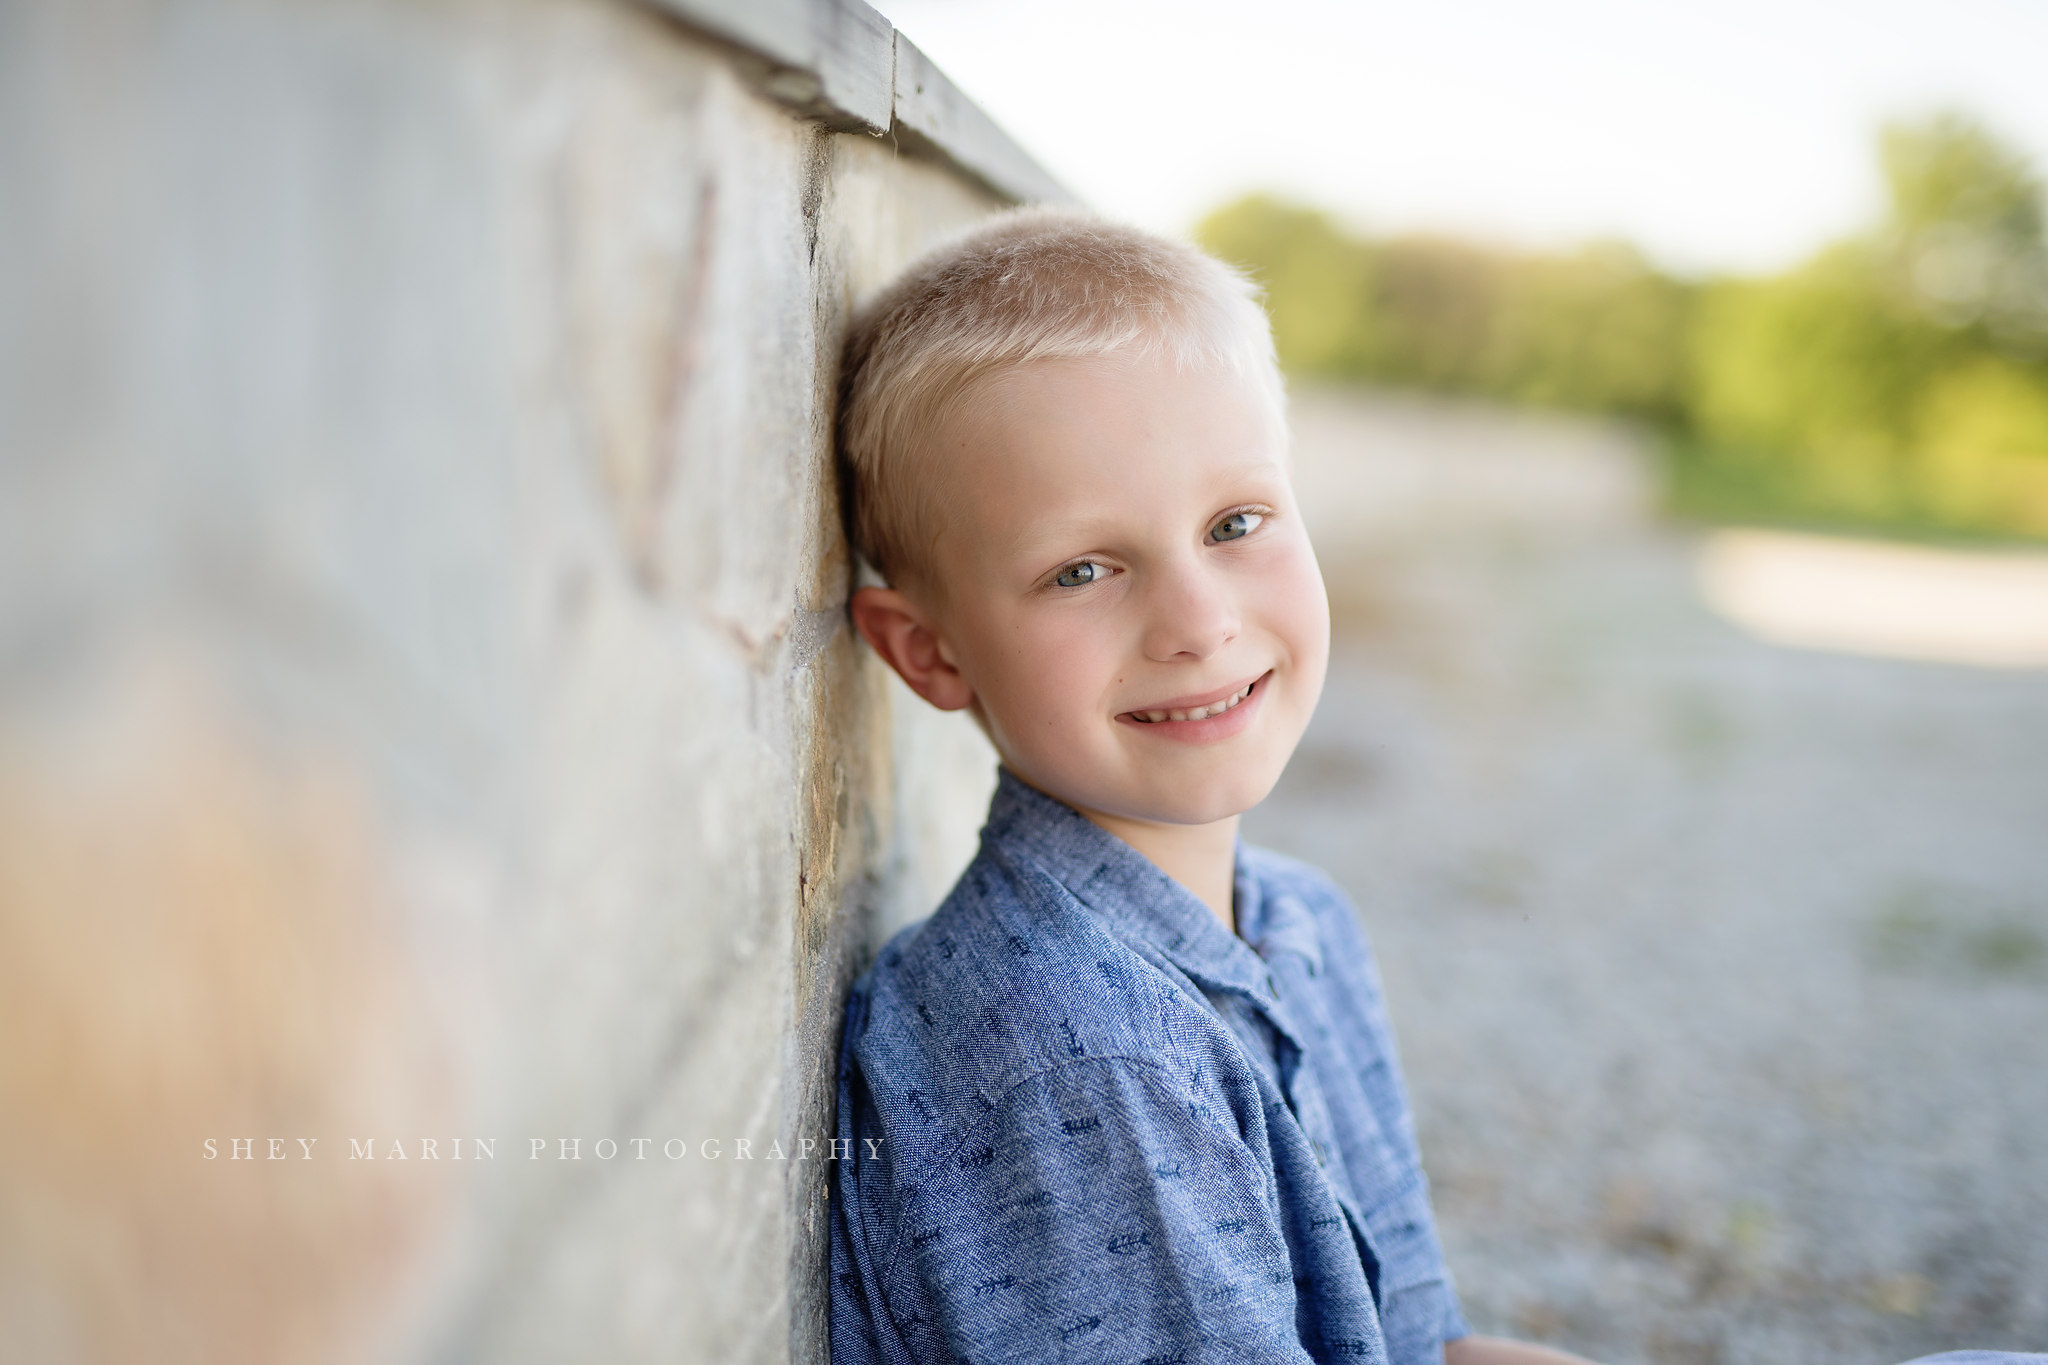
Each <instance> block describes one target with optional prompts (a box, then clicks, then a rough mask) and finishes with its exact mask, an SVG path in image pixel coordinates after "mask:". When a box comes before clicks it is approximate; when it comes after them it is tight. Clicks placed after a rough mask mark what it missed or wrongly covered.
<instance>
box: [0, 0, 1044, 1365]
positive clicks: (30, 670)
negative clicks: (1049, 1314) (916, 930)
mask: <svg viewBox="0 0 2048 1365" xmlns="http://www.w3.org/2000/svg"><path fill="white" fill-rule="evenodd" d="M777 16H780V18H778V17H777ZM792 16H794V18H793V19H792ZM727 21H729V22H727ZM771 21H772V22H771ZM783 21H790V22H795V23H798V24H799V25H806V24H807V25H809V27H808V28H807V29H805V30H804V32H805V33H806V34H808V38H807V39H806V41H809V42H810V43H811V48H810V49H809V50H808V51H799V52H796V53H795V55H794V56H792V55H791V54H790V53H789V52H779V51H778V50H777V49H776V46H775V44H776V42H777V41H778V39H777V37H776V30H775V24H776V23H778V22H783ZM750 25H751V26H752V27H749V26H750ZM877 25H879V27H877ZM789 31H794V30H790V29H788V26H787V24H786V23H785V26H784V30H782V32H784V34H785V36H786V34H787V32H789ZM878 33H879V34H880V35H881V37H880V38H879V39H877V37H876V35H877V34H878ZM849 34H850V35H851V37H850V38H846V35H849ZM764 35H765V36H764ZM842 38H846V41H844V42H842V41H841V39H842ZM877 41H879V42H880V43H881V45H882V46H881V47H880V48H875V46H874V44H875V43H876V42H877ZM849 42H850V43H852V46H851V47H849V46H848V45H847V44H848V43H849ZM861 44H866V46H865V47H863V46H861ZM892 44H893V46H892ZM799 46H801V45H799ZM877 51H879V52H881V53H882V54H883V56H882V57H881V58H880V59H879V60H884V61H887V62H889V63H891V65H889V67H888V68H887V70H886V71H884V72H883V73H882V74H880V75H876V74H875V71H874V70H873V69H871V68H872V66H873V61H874V60H877V59H876V58H875V57H874V53H875V52H877ZM849 54H851V55H849ZM861 62H867V63H868V64H869V65H868V66H867V67H862V66H861V65H860V63H861ZM919 62H921V59H919V58H916V56H915V52H914V49H910V48H909V47H908V45H907V44H903V43H902V42H901V39H900V37H899V36H897V35H894V34H893V31H891V30H889V29H888V26H887V24H886V22H885V21H882V20H880V19H879V16H876V15H874V14H873V12H872V11H868V10H866V9H865V8H864V7H862V6H860V5H858V3H857V0H836V2H835V3H826V2H825V0H819V2H818V3H804V4H793V3H781V4H776V5H753V6H749V5H732V6H726V7H720V6H718V5H708V6H707V5H692V4H682V3H678V4H676V5H675V6H674V7H672V9H671V10H657V9H653V8H647V7H640V6H635V5H631V4H626V3H623V0H613V2H610V3H607V2H605V0H493V2H492V3H483V0H476V3H465V2H464V0H436V2H432V3H430V2H428V0H388V3H386V2H382V0H354V2H350V0H306V2H305V3H297V4H292V3H282V2H281V0H183V2H181V3H151V2H150V0H47V2H40V3H30V2H27V0H24V3H19V4H14V5H10V6H7V7H5V8H4V9H0V1357H4V1358H6V1359H11V1360H37V1361H49V1362H63V1361H73V1360H78V1361H85V1360H94V1361H97V1360H149V1361H152V1362H178V1361H186V1360H190V1361H206V1362H209V1363H210V1365H219V1363H220V1362H232V1361H240V1360H249V1361H265V1362H270V1361H281V1360H292V1361H330V1360H333V1361H342V1360H350V1361H353V1360H380V1361H381V1360H394V1361H414V1360H435V1361H441V1360H449V1361H454V1360H477V1361H494V1362H495V1361H542V1360H550V1361H552V1360H560V1361H579V1362H580V1361H593V1360H603V1361H608V1362H625V1361H637V1360H656V1359H659V1360H664V1361H674V1360H704V1361H719V1362H726V1361H750V1360H781V1359H783V1358H785V1357H791V1358H796V1359H801V1360H807V1361H816V1360H823V1359H824V1358H825V1354H826V1348H825V1339H824V1321H825V1319H824V1313H825V1309H824V1298H823V1294H824V1283H825V1281H824V1274H825V1259H826V1243H825V1226H826V1220H825V1209H826V1204H825V1202H824V1201H825V1198H826V1189H827V1180H826V1176H827V1171H828V1165H827V1163H826V1162H825V1161H824V1160H822V1159H821V1158H822V1157H824V1156H825V1155H826V1154H827V1150H828V1149H826V1148H825V1145H824V1142H823V1139H824V1138H825V1136H826V1135H827V1133H828V1132H829V1130H830V1127H831V1111H832V1082H833V1056H834V1049H835V1047H836V1041H837V1026H838V1016H839V1007H840V1003H841V1001H842V1000H843V998H844V992H845V988H846V985H847V982H848V981H849V979H850V975H851V973H852V972H854V971H856V970H858V968H859V966H860V965H861V964H862V963H863V962H864V961H865V959H866V957H867V956H868V955H870V954H871V953H872V952H873V950H874V948H875V946H876V945H877V943H878V942H879V940H880V938H881V937H882V936H884V935H885V934H886V933H887V932H888V931H889V930H891V929H892V928H893V927H895V926H897V925H899V924H901V923H903V922H905V921H906V920H908V919H910V918H913V917H915V916H917V915H919V914H922V913H924V912H925V911H927V910H928V909H929V908H930V907H931V906H932V905H933V904H934V903H935V901H936V899H937V897H938V896H939V894H941V893H942V891H943V890H944V887H945V885H946V884H947V883H948V882H949V881H950V879H951V877H952V875H953V874H954V873H955V872H956V871H957V869H958V867H959V866H960V865H961V863H963V862H964V860H965V858H966V856H967V853H968V851H969V850H970V848H971V846H972V839H973V834H974V830H975V828H976V827H977V826H978V824H979V818H980V814H981V809H982V806H983V804H984V803H985V801H986V796H987V792H988V790H989V788H990V786H991V785H992V781H993V758H992V755H991V754H990V752H989V750H988V749H987V747H986V745H985V744H984V743H983V742H982V740H981V738H980V736H979V735H978V734H977V733H975V732H974V731H973V729H972V728H971V726H969V725H968V724H967V723H966V722H965V721H963V720H962V719H961V718H960V717H957V716H943V717H942V716H939V715H937V714H936V713H933V712H930V711H929V710H927V709H924V708H923V707H922V706H921V704H919V703H917V702H915V701H914V699H911V698H910V697H909V695H908V694H907V692H905V691H904V690H903V689H902V688H901V686H900V685H899V684H897V683H895V681H894V680H893V679H892V678H890V677H888V676H887V675H886V672H885V670H883V669H882V668H881V667H880V665H879V664H878V663H877V662H876V661H875V660H874V658H873V657H872V655H871V654H869V653H868V652H867V651H866V649H865V647H864V646H860V645H859V644H858V642H857V641H856V639H855V638H854V637H853V635H852V634H851V632H850V630H849V629H848V628H847V625H846V621H845V614H844V611H843V605H844V601H845V598H846V594H847V591H848V583H849V566H848V562H847V556H846V552H845V548H844V544H843V541H842V539H841V536H840V533H839V530H838V513H837V509H836V502H835V490H834V487H833V482H832V478H831V465H830V459H829V440H828V433H829V422H830V394H831V382H832V374H831V370H832V359H833V354H834V350H835V347H836V341H837V338H838V336H839V335H840V331H841V328H842V325H843V322H844V319H845V317H846V314H847V310H848V308H849V306H850V304H851V302H852V301H854V300H856V299H857V298H859V297H860V296H861V294H862V292H863V291H864V290H867V289H870V288H872V287H873V286H875V285H876V284H878V283H879V282H881V281H882V280H884V279H885V278H887V277H888V276H889V275H890V274H891V273H892V272H893V271H894V270H895V269H896V268H897V267H898V266H900V265H901V264H902V263H903V262H904V261H905V260H906V259H908V258H909V257H910V256H911V255H912V254H914V253H915V252H916V251H918V250H919V249H921V248H922V247H923V246H925V245H927V244H928V243H930V242H932V241H933V240H935V239H937V238H938V237H940V236H942V235H944V234H946V233H947V232H949V231H952V230H955V229H957V228H959V227H960V226H962V225H964V224H967V223H969V222H971V221H972V220H974V219H975V218H977V217H979V216H981V215H984V214H986V213H988V212H990V211H992V210H994V209H995V208H998V207H1000V206H1001V204H1002V203H1003V202H1004V201H1005V199H1006V198H1015V197H1022V196H1024V195H1028V194H1031V193H1034V192H1043V193H1051V192H1053V191H1051V190H1050V189H1046V188H1045V187H1044V185H1043V183H1042V176H1041V177H1040V182H1037V184H1036V188H1034V182H1032V179H1031V178H1032V177H1033V176H1034V175H1039V173H1038V172H1036V169H1035V168H1034V167H1031V166H1030V164H1029V162H1028V161H1027V160H1025V159H1023V158H1022V157H1021V155H1019V154H1017V153H1016V152H1015V149H1014V148H1013V147H1010V146H1009V145H1008V144H1007V143H1006V142H1004V141H1003V140H1001V139H1000V137H999V136H995V135H993V134H992V130H990V129H988V128H987V127H985V126H982V125H983V124H985V120H982V122H981V124H977V123H976V122H975V120H976V119H978V118H979V115H978V114H976V113H975V112H974V111H973V110H972V107H971V106H968V105H966V104H965V103H964V101H959V100H958V99H957V92H952V91H951V88H950V87H947V86H943V85H942V84H941V83H942V81H943V78H941V77H937V76H936V74H935V73H931V75H932V84H931V87H930V89H929V90H927V89H926V86H925V85H924V84H923V83H919V84H917V85H916V87H915V88H914V89H911V88H906V89H904V90H903V91H902V92H900V97H899V98H897V100H896V103H895V105H894V108H893V112H892V110H891V106H890V105H889V99H890V91H891V88H892V82H895V81H897V80H898V78H899V76H900V75H901V73H903V72H905V71H913V72H917V73H926V72H929V67H928V64H925V65H923V66H919V65H918V63H919ZM849 71H850V72H851V73H852V74H851V75H850V76H849V74H848V72H849ZM863 73H865V74H863ZM870 77H872V79H870ZM849 81H851V85H848V82H849ZM863 81H865V82H866V84H865V85H863V84H862V82H863ZM877 82H879V84H877ZM843 88H851V89H856V91H857V93H858V94H859V98H858V99H851V101H850V102H849V97H844V96H842V95H841V94H840V93H839V92H840V91H841V90H842V89H843ZM877 90H879V91H880V92H881V94H880V95H879V96H877V95H876V93H875V92H876V91H877ZM860 92H864V93H860ZM941 96H943V97H944V98H940V97H941ZM875 98H880V99H882V101H883V104H882V114H881V115H880V116H877V115H876V114H875V112H874V110H873V101H874V99H875ZM861 100H866V101H867V102H868V103H867V106H865V107H861V104H860V102H861ZM949 101H950V102H949ZM948 120H951V122H948ZM878 134H879V135H878ZM949 137H957V139H958V142H957V146H949V145H948V138H949ZM949 158H950V159H949ZM997 187H1001V189H998V188H997ZM636 1138H645V1139H650V1140H651V1141H649V1142H646V1143H641V1144H635V1143H634V1142H633V1139H636ZM273 1139H277V1141H273ZM301 1139H304V1140H305V1141H304V1142H302V1141H301ZM238 1140H248V1141H246V1142H239V1141H238ZM707 1143H708V1144H710V1145H708V1146H707ZM807 1143H810V1144H812V1145H810V1146H808V1147H807V1146H806V1144H807ZM742 1144H745V1150H746V1151H748V1152H749V1153H750V1155H751V1158H752V1159H747V1160H742V1159H738V1158H739V1153H740V1151H741V1149H742V1148H741V1145H742ZM679 1146H681V1147H683V1149H684V1150H685V1151H687V1153H688V1155H686V1156H682V1157H675V1156H673V1155H672V1154H673V1153H675V1152H676V1150H677V1148H678V1147H679ZM607 1150H609V1155H607V1154H606V1153H607ZM713 1151H715V1152H717V1153H718V1157H717V1158H716V1159H714V1158H713V1157H712V1156H711V1155H710V1153H711V1152H713ZM778 1151H779V1152H780V1153H781V1155H783V1156H784V1157H785V1158H787V1157H803V1158H806V1159H802V1160H795V1161H791V1160H783V1161H779V1162H778V1161H775V1160H773V1159H770V1158H771V1155H772V1154H773V1153H775V1152H778ZM245 1153H246V1157H245V1155H244V1154H245Z"/></svg>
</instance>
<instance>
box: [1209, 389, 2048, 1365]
mask: <svg viewBox="0 0 2048 1365" xmlns="http://www.w3.org/2000/svg"><path fill="white" fill-rule="evenodd" d="M1297 419H1298V420H1297V431H1298V447H1299V451H1300V454H1299V461H1300V479H1301V483H1302V487H1303V489H1304V493H1305V506H1307V507H1308V509H1309V511H1310V519H1311V524H1312V529H1314V530H1315V531H1316V534H1317V539H1318V544H1319V548H1320V549H1321V552H1322V554H1323V557H1324V562H1325V571H1326V575H1327V577H1328V578H1329V580H1330V582H1331V587H1332V599H1333V616H1334V619H1335V622H1336V625H1337V630H1338V638H1339V643H1338V647H1337V653H1336V658H1335V660H1334V662H1333V666H1332V671H1331V677H1330V682H1329V687H1328V690H1327V692H1326V694H1325V697H1324V701H1323V705H1322V708H1321V711H1320V712H1319V714H1318V716H1317V719H1316V722H1315V724H1314V726H1313V728H1312V729H1311V732H1310V735H1309V739H1308V741H1307V743H1306V744H1305V745H1304V747H1303V749H1302V751H1301V753H1300V754H1299V755H1298V757H1297V758H1296V760H1295V762H1294V764H1293V765H1292V767H1291V768H1290V769H1289V772H1288V775H1287V777H1286V778H1285V779H1284V780H1283V782H1282V784H1281V786H1280V788H1279V790H1278V791H1277V792H1276V793H1275V794H1274V796H1273V797H1272V798H1271V799H1270V800H1269V801H1268V802H1267V803H1266V804H1265V805H1264V806H1262V807H1261V808H1260V809H1259V810H1257V811H1255V812H1253V813H1252V815H1251V816H1249V817H1248V818H1247V837H1249V838H1252V839H1253V840H1255V841H1257V842H1262V843H1266V844H1269V845H1271V846H1274V847H1277V848H1280V849H1283V850H1286V851H1289V852H1293V853H1296V854H1299V855H1300V856H1303V857H1306V858H1309V859H1311V860H1312V861H1314V862H1317V863H1319V864H1321V865H1323V866H1324V867H1326V868H1328V869H1330V870H1331V871H1332V872H1333V873H1334V874H1335V875H1336V876H1337V877H1338V878H1339V879H1340V880H1341V881H1343V882H1344V884H1345V885H1346V886H1347V887H1348V889H1349V890H1350V891H1351V893H1352V894H1353V896H1354V897H1355V898H1356V899H1357V900H1358V902H1359V904H1360V906H1361V907H1362V909H1363V911H1364V914H1365V918H1366V921H1367V924H1368V927H1369V928H1370V931H1371V933H1372V935H1373V937H1374V941H1375V943H1376V945H1377V947H1378V949H1379V952H1380V955H1381V959H1382V966H1383V970H1384V973H1385V975H1386V978H1387V987H1388V994H1389V996H1390V998H1391V1001H1392V1004H1393V1009H1394V1017H1395V1022H1396V1025H1397V1026H1398V1028H1399V1029H1400V1032H1401V1038H1402V1046H1403V1050H1404V1056H1405V1059H1406V1064H1407V1069H1408V1074H1409V1081H1410V1085H1411V1087H1412V1089H1413V1091H1414V1094H1415V1099H1416V1103H1417V1108H1418V1114H1419V1119H1420V1124H1421V1129H1422V1140H1423V1152H1424V1157H1425V1159H1426V1162H1427V1164H1428V1166H1429V1169H1430V1172H1431V1176H1432V1179H1433V1180H1434V1182H1435V1188H1436V1198H1437V1206H1438V1209H1439V1213H1440V1217H1441V1219H1442V1223H1443V1227H1444V1232H1445V1238H1446V1242H1447V1244H1448V1249H1449V1253H1450V1256H1451V1264H1452V1268H1453V1270H1454V1271H1455V1272H1456V1273H1457V1274H1458V1276H1459V1278H1460V1288H1461V1291H1462V1293H1463V1295H1464V1298H1465V1301H1466V1304H1467V1307H1468V1310H1469V1312H1470V1313H1471V1315H1472V1317H1473V1319H1474V1321H1475V1323H1477V1324H1478V1325H1479V1326H1480V1327H1481V1329H1482V1330H1495V1331H1502V1332H1511V1333H1517V1334H1521V1335H1528V1336H1535V1337H1538V1338H1541V1339H1545V1340H1549V1341H1552V1342H1555V1343H1557V1344H1560V1345H1564V1346H1568V1347H1571V1348H1574V1349H1577V1350H1580V1351H1583V1352H1586V1353H1587V1354H1590V1355H1592V1356H1594V1357H1595V1358H1597V1359H1601V1360H1603V1361H1609V1362H1613V1365H1624V1363H1625V1362H1667V1361H1668V1362H1687V1363H1692V1362H1698V1363H1700V1365H1709V1363H1712V1362H1729V1363H1730V1365H1734V1363H1735V1362H1743V1363H1744V1365H1749V1363H1750V1362H1757V1363H1761V1365H1803V1363H1804V1362H1813V1365H1820V1363H1821V1362H1827V1365H1851V1363H1855V1362H1868V1365H1884V1363H1885V1362H1891V1361H1899V1360H1903V1359H1906V1358H1907V1357H1910V1356H1913V1355H1917V1354H1921V1353H1922V1352H1926V1351H1932V1350H1937V1349H1946V1348H1955V1347H1961V1346H1985V1347H2006V1348H2009V1349H2031V1350H2048V671H2043V670H2032V671H2027V670H1994V669H1983V668H1970V667H1962V666H1954V665H1943V664H1931V663H1914V662H1896V661H1888V660H1881V659H1872V658H1862V657H1855V656H1851V655H1846V654H1834V653H1826V652H1819V651H1802V650H1795V649H1788V648H1782V647H1778V646H1773V645H1768V644H1764V643H1761V642H1759V641H1757V640H1754V639H1752V638H1750V637H1749V636H1747V635H1745V634H1744V633H1743V632H1741V631H1740V630H1739V629H1737V628H1736V627H1734V626H1732V625H1729V624H1727V623H1725V622H1723V621H1722V620H1720V619H1719V618H1717V617H1716V616H1714V615H1713V614H1712V613H1711V612H1710V611H1709V610H1708V609H1707V608H1706V607H1705V606H1704V605H1702V603H1701V599H1700V594H1699V590H1698V588H1697V585H1696V563H1695V561H1696V556H1697V553H1698V549H1699V545H1698V540H1697V537H1696V536H1693V535H1691V534H1689V533H1686V532H1682V531H1679V530H1675V529H1672V528H1668V527H1664V526H1660V525H1658V524H1656V523H1655V521H1654V519H1652V518H1651V517H1649V516H1648V515H1647V514H1646V513H1645V511H1644V510H1643V509H1644V508H1645V506H1646V505H1647V481H1646V479H1645V478H1644V476H1643V472H1642V469H1643V466H1642V464H1641V462H1640V460H1639V459H1638V457H1637V455H1636V452H1635V451H1634V450H1633V448H1632V447H1631V445H1630V443H1629V441H1628V440H1627V438H1626V437H1625V436H1624V435H1622V434H1620V433H1616V432H1614V431H1611V430H1605V429H1602V428H1598V427H1593V426H1585V425H1574V424H1571V423H1555V422H1528V421H1524V420H1522V419H1514V418H1505V417H1499V416H1490V415H1487V414H1477V413H1471V412H1457V411H1452V410H1445V409H1438V408H1431V407H1429V406H1427V405H1420V404H1412V403H1402V402H1391V401H1388V400H1372V401H1366V400H1347V399H1338V398H1334V397H1328V396H1324V397H1317V396H1314V395H1310V396H1308V397H1306V398H1304V399H1302V400H1301V401H1300V403H1299V405H1298V409H1297Z"/></svg>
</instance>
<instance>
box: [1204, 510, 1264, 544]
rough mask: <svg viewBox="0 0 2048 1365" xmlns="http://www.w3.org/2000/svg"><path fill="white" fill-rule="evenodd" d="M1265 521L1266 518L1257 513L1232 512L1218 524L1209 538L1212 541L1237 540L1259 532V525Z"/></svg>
mask: <svg viewBox="0 0 2048 1365" xmlns="http://www.w3.org/2000/svg"><path fill="white" fill-rule="evenodd" d="M1264 520H1265V517H1263V516H1261V515H1260V514H1259V513H1257V512H1232V513H1231V514H1230V515H1229V516H1227V517H1225V518H1224V519H1223V520H1221V521H1219V522H1217V523H1216V526H1215V529H1214V530H1212V531H1210V532H1209V536H1210V538H1211V539H1212V540H1237V539H1240V538H1241V537H1244V536H1248V535H1250V534H1251V533H1252V532H1253V531H1255V530H1257V529H1258V525H1259V523H1260V522H1262V521H1264Z"/></svg>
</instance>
